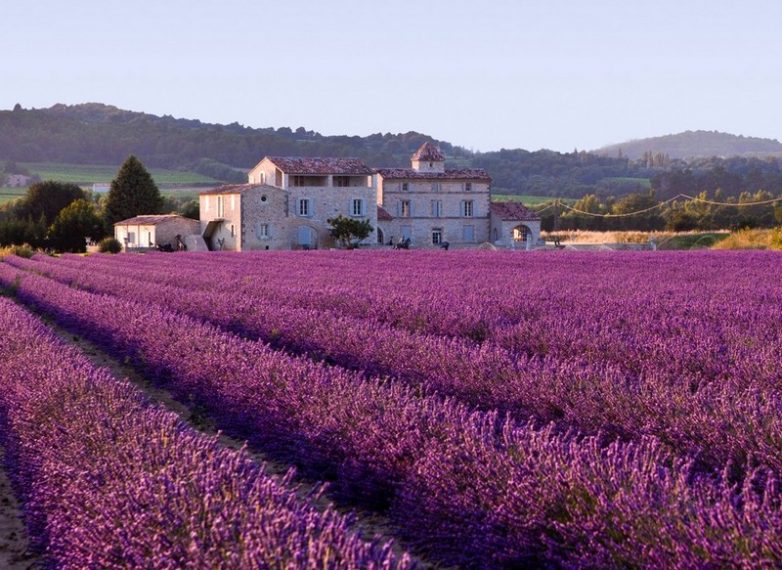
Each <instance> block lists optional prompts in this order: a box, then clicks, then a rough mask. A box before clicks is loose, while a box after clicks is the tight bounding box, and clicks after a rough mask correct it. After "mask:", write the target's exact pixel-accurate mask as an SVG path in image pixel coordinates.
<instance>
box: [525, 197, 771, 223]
mask: <svg viewBox="0 0 782 570" xmlns="http://www.w3.org/2000/svg"><path fill="white" fill-rule="evenodd" d="M677 200H685V201H687V202H701V203H703V204H710V205H713V206H722V207H734V208H745V207H752V206H765V205H769V204H775V203H777V202H782V197H779V198H774V199H772V200H761V201H759V202H715V201H714V200H707V199H705V198H699V197H697V196H690V195H689V194H677V195H676V196H674V197H673V198H669V199H668V200H665V201H663V202H659V203H658V204H655V205H654V206H650V207H649V208H644V209H642V210H637V211H635V212H625V213H623V214H599V213H595V212H587V211H585V210H580V209H578V208H574V207H573V206H569V205H568V204H566V203H564V202H562V201H560V200H559V199H557V201H556V203H555V204H549V205H548V206H546V207H545V208H543V209H542V210H538V211H537V212H536V213H538V214H540V213H542V212H545V211H546V210H548V209H549V208H553V207H554V206H555V205H558V206H562V207H563V208H566V209H568V210H570V211H571V212H575V213H577V214H582V215H584V216H592V217H593V218H627V217H630V216H637V215H638V214H645V213H647V212H651V211H653V210H656V209H658V208H662V207H663V206H665V205H666V204H670V203H672V202H675V201H677Z"/></svg>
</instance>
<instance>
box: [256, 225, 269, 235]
mask: <svg viewBox="0 0 782 570" xmlns="http://www.w3.org/2000/svg"><path fill="white" fill-rule="evenodd" d="M258 239H269V224H258Z"/></svg>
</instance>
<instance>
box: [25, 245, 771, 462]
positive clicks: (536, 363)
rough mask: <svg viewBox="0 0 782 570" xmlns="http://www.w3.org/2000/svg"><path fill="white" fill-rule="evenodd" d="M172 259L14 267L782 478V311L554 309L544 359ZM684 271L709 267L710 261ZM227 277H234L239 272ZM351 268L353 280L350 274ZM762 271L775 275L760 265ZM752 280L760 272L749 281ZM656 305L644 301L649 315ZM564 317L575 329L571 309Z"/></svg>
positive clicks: (446, 390)
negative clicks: (311, 301) (313, 303)
mask: <svg viewBox="0 0 782 570" xmlns="http://www.w3.org/2000/svg"><path fill="white" fill-rule="evenodd" d="M126 259H127V258H126ZM169 259H170V258H166V257H165V256H146V257H143V258H139V257H135V258H131V260H132V261H130V262H127V261H124V262H114V261H113V260H111V262H108V261H106V259H105V258H103V259H100V258H99V259H97V260H94V261H93V260H92V259H90V260H83V259H81V258H68V259H63V260H54V259H51V258H46V257H40V256H39V257H37V258H36V259H35V260H34V261H27V260H21V259H20V260H16V261H14V262H13V263H14V264H15V265H17V266H19V267H21V268H24V269H27V270H31V271H37V272H41V273H44V274H46V275H49V276H51V277H53V278H55V279H57V280H60V281H62V282H66V283H71V284H74V285H76V286H79V287H83V288H86V289H88V290H91V291H95V292H101V293H109V294H112V295H116V296H118V297H121V298H124V299H136V300H140V301H144V302H147V303H154V304H159V305H162V306H164V307H166V308H168V309H175V310H177V311H180V312H183V313H185V314H188V315H191V316H193V317H195V318H197V319H200V320H206V321H209V322H211V323H214V324H217V325H219V326H221V327H223V328H225V329H227V330H232V331H235V332H238V333H240V334H243V335H247V336H251V337H253V338H259V339H261V340H264V341H266V342H270V343H272V344H273V345H274V346H277V347H281V348H285V349H287V350H290V351H293V352H297V353H306V354H309V355H311V356H316V357H320V358H325V359H327V360H328V361H330V362H334V363H336V364H338V365H340V366H343V367H347V368H353V369H359V370H362V371H364V372H365V373H367V374H368V375H389V376H392V377H394V378H396V379H400V380H403V381H405V382H407V383H413V384H415V385H418V386H423V387H424V388H425V389H426V390H427V391H428V392H433V391H437V392H440V393H442V394H447V395H450V396H454V397H456V398H459V399H460V400H463V401H465V402H466V403H468V404H470V405H472V406H475V407H478V408H481V409H499V410H501V411H504V412H509V413H510V414H511V415H513V416H514V417H515V418H517V419H518V418H526V417H530V416H531V417H534V418H536V419H538V420H540V421H552V420H556V421H558V423H560V424H561V425H564V426H572V427H575V428H577V429H579V430H580V431H582V432H585V433H597V432H598V431H599V430H603V431H604V432H606V431H611V432H613V433H618V434H619V435H621V436H622V437H623V438H624V439H637V438H639V437H641V436H643V435H644V434H651V435H654V436H656V437H658V438H661V439H662V440H663V441H665V442H666V443H667V444H668V445H669V446H671V447H672V448H674V449H676V450H677V451H678V452H680V453H683V454H685V455H692V454H699V457H700V461H701V462H702V463H704V464H706V465H711V466H720V465H725V464H726V463H728V462H733V463H734V464H735V466H736V468H738V469H740V470H743V468H744V466H746V465H752V464H753V463H759V464H762V465H765V466H767V467H770V468H772V469H773V470H774V471H775V472H776V473H782V449H780V445H779V442H780V441H782V393H781V392H780V389H779V388H780V386H781V385H782V369H780V367H779V366H777V365H776V354H777V352H778V350H779V348H780V347H782V341H780V338H782V304H780V303H774V304H771V303H755V304H752V305H751V306H750V308H744V312H745V313H747V314H748V315H750V317H751V318H750V317H746V318H744V319H734V318H732V316H731V315H730V314H729V312H728V311H729V310H730V307H723V308H722V309H721V311H720V313H719V314H711V313H710V309H709V308H708V307H707V308H705V309H704V308H701V309H700V310H699V309H698V307H697V306H694V303H692V299H689V300H687V302H686V303H685V305H686V307H687V308H688V309H687V310H688V311H690V312H691V313H692V314H691V315H690V317H689V318H688V319H687V320H686V321H683V320H682V318H681V316H680V315H677V314H675V313H676V311H677V310H678V308H679V305H678V304H670V303H668V306H660V307H658V309H657V310H652V311H651V314H650V313H649V311H646V312H644V313H642V314H641V315H638V314H637V313H635V314H634V313H632V312H630V311H629V310H627V307H626V306H625V304H622V303H619V304H618V305H619V306H618V307H610V306H608V305H607V304H603V305H597V304H595V303H582V305H581V306H580V307H579V308H578V310H577V312H576V314H578V317H577V318H578V320H579V325H580V326H578V325H575V323H574V326H564V327H562V326H561V325H560V326H559V328H557V327H558V325H557V324H556V323H555V322H554V319H553V315H554V313H553V312H552V311H547V310H540V311H539V312H538V314H539V316H541V320H542V322H543V323H546V324H547V326H548V327H549V328H548V329H546V330H545V331H544V329H542V328H541V325H540V324H539V323H538V325H537V326H538V330H539V332H540V333H541V334H548V335H549V336H550V337H551V336H553V335H554V332H552V331H557V330H558V333H557V334H559V342H558V343H557V342H554V341H552V342H550V343H549V344H550V345H551V347H552V348H550V350H549V354H547V355H545V356H542V355H535V354H534V352H533V351H532V350H521V351H519V350H514V349H512V348H509V346H507V343H504V342H502V341H501V340H498V339H497V337H498V336H500V335H501V334H503V333H501V332H497V333H496V334H493V336H492V338H491V339H487V340H486V341H485V342H483V343H481V344H478V343H475V342H473V341H470V340H467V339H464V338H445V337H441V336H438V335H435V334H432V333H431V332H430V333H427V334H424V333H414V332H410V331H409V330H406V329H404V328H401V329H400V328H395V327H392V326H390V325H389V324H387V323H383V322H378V321H377V320H375V319H368V318H363V319H362V318H357V317H355V316H346V315H345V314H341V313H339V312H335V311H330V310H323V309H321V308H307V307H304V308H301V307H298V306H295V305H296V304H298V302H299V296H297V295H296V294H295V293H291V294H289V296H288V298H287V299H286V302H284V303H283V302H279V301H278V300H277V299H276V298H275V296H274V295H272V296H271V298H270V297H269V295H268V294H267V293H268V292H267V291H266V289H265V288H258V290H254V291H253V292H252V293H251V292H248V291H247V290H246V287H244V286H243V285H242V281H239V280H238V279H235V280H233V281H232V280H231V279H230V278H226V276H225V271H223V267H222V265H221V264H222V260H223V259H229V260H230V259H235V258H232V257H230V256H226V257H220V258H219V259H218V260H217V261H215V259H214V258H210V259H209V260H208V261H207V262H206V263H205V266H204V267H203V268H202V269H201V270H202V271H203V274H205V275H207V276H212V277H206V278H205V277H203V275H198V274H194V273H193V272H191V271H189V270H183V269H179V270H173V269H172V268H170V267H167V266H166V265H167V262H168V261H169ZM632 259H633V258H631V261H632ZM705 259H706V260H708V258H705ZM687 260H688V261H690V262H693V263H694V262H698V261H700V262H701V263H703V260H704V258H699V257H697V256H695V257H689V258H688V259H687ZM762 260H764V261H766V260H765V259H762ZM160 265H162V267H160ZM227 266H228V269H229V270H230V267H231V264H230V263H228V264H227ZM747 266H748V267H749V268H751V269H753V265H752V260H750V263H746V264H745V273H746V272H747ZM348 267H349V268H350V269H351V270H352V267H353V265H352V264H351V265H349V266H348ZM760 268H761V269H767V267H765V266H764V265H763V264H761V266H760ZM90 269H93V270H96V271H89V270H90ZM257 271H258V270H257V269H254V268H252V267H250V268H249V269H248V271H247V274H248V275H249V276H250V279H249V280H250V282H252V283H257V282H258V280H257V279H254V278H253V277H254V272H257ZM695 271H696V273H697V269H696V270H695ZM754 272H761V271H760V270H759V269H757V268H754V271H750V273H754ZM272 274H274V272H272ZM215 275H217V276H220V278H219V279H215V278H214V276H215ZM226 280H228V282H229V285H228V287H227V288H226V285H225V283H226ZM244 280H247V275H245V278H244ZM150 282H153V283H156V285H155V286H153V287H152V286H150ZM172 282H178V283H180V286H174V285H172V284H169V283H172ZM183 283H185V284H186V285H184V286H181V284H183ZM633 290H634V291H637V289H636V288H634V289H633ZM685 290H686V287H685ZM764 295H766V296H769V295H770V292H769V291H768V290H766V291H765V292H764ZM618 297H620V298H621V297H622V295H618ZM678 300H679V301H681V299H678ZM780 300H782V298H780ZM652 301H653V299H649V298H646V299H638V300H637V302H638V303H642V306H644V307H645V308H647V309H648V308H649V307H650V304H651V302H652ZM571 310H576V309H571ZM560 314H562V315H563V318H565V319H568V318H570V319H573V317H572V316H570V317H569V315H572V314H573V313H571V312H562V311H560ZM617 319H623V322H624V323H625V325H624V326H622V325H620V324H618V323H617ZM749 322H751V323H752V326H751V327H749V326H748V325H747V323H749ZM594 323H602V324H600V326H601V327H602V329H603V332H602V333H599V334H598V333H595V331H594V330H590V327H589V325H593V324H594ZM522 328H523V327H522ZM579 329H580V331H581V332H580V333H578V332H574V331H578V330H579ZM685 330H686V331H687V341H686V342H684V341H683V338H682V335H683V333H684V331H685ZM525 334H526V336H527V337H529V338H532V337H533V336H534V335H533V334H532V333H530V332H529V331H528V332H526V333H525ZM748 335H751V336H748ZM511 336H513V335H508V336H506V337H505V338H511ZM760 337H762V338H763V341H762V342H760V341H759V340H758V339H759V338H760ZM514 338H518V336H517V335H516V336H515V337H514ZM749 338H753V339H754V340H755V341H754V342H749V341H748V339H749ZM370 339H371V340H370ZM563 339H565V340H563ZM577 339H580V340H579V342H578V343H576V340H577ZM731 339H732V340H731ZM539 342H540V341H539ZM566 345H567V347H566ZM553 347H557V348H553ZM622 351H624V352H622ZM531 352H532V354H530V353H531ZM715 354H716V356H715Z"/></svg>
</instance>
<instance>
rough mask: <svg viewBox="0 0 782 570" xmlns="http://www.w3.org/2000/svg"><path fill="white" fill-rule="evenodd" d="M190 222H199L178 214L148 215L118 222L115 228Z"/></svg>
mask: <svg viewBox="0 0 782 570" xmlns="http://www.w3.org/2000/svg"><path fill="white" fill-rule="evenodd" d="M175 219H180V220H188V221H191V222H197V221H198V220H191V219H190V218H185V217H184V216H180V215H178V214H154V215H148V216H136V217H134V218H128V219H127V220H122V221H121V222H116V223H115V224H114V225H115V226H156V225H158V224H162V223H163V222H168V221H170V220H175Z"/></svg>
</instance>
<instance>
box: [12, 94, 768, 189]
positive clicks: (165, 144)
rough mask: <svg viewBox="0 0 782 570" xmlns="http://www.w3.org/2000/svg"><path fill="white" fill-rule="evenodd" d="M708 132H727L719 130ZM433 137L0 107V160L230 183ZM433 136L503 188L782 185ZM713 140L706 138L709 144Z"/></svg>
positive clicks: (764, 173) (451, 156)
mask: <svg viewBox="0 0 782 570" xmlns="http://www.w3.org/2000/svg"><path fill="white" fill-rule="evenodd" d="M702 133H703V131H698V132H694V133H690V134H688V133H684V135H687V137H684V138H688V140H689V138H693V139H694V140H696V141H697V140H700V139H701V138H702V137H700V134H702ZM690 135H692V136H690ZM706 135H709V137H706V138H711V139H713V138H714V137H713V136H711V135H715V136H718V138H723V135H722V134H721V133H706ZM725 136H726V137H729V138H730V139H731V140H734V139H735V140H736V141H739V142H742V144H744V145H745V146H744V147H741V148H747V147H753V148H759V146H758V145H761V143H762V144H765V145H766V146H767V147H768V148H772V147H774V145H777V146H778V147H779V148H780V151H782V144H780V143H778V142H777V141H769V140H767V139H754V138H751V137H735V136H733V135H725ZM661 138H665V137H661ZM680 138H681V137H680ZM432 140H433V139H432V138H431V137H429V136H427V135H425V134H422V133H417V132H408V133H402V134H391V133H385V134H382V133H377V134H373V135H369V136H366V137H359V136H325V135H321V134H319V133H316V132H313V131H309V130H306V129H304V128H303V127H299V128H297V129H295V130H293V129H290V128H287V127H282V128H278V129H274V128H260V129H255V128H249V127H245V126H242V125H240V124H238V123H232V124H230V125H217V124H209V123H202V122H201V121H198V120H189V119H176V118H174V117H171V116H163V117H158V116H155V115H151V114H146V113H138V112H132V111H125V110H122V109H118V108H116V107H112V106H108V105H102V104H98V103H89V104H83V105H72V106H67V105H55V106H53V107H51V108H49V109H30V110H25V109H23V108H21V107H20V106H18V107H16V108H15V109H14V110H13V111H0V160H12V161H17V162H22V163H25V162H32V163H35V162H59V163H72V164H106V165H111V166H112V167H114V168H116V167H118V166H119V165H120V164H121V163H122V162H123V161H124V160H125V158H126V157H127V156H129V155H131V154H132V155H135V156H138V157H139V158H140V159H141V160H142V161H143V162H144V164H145V165H147V166H149V167H155V168H168V169H181V170H188V171H194V172H198V173H200V174H202V175H205V176H209V177H212V178H214V179H217V180H221V181H226V182H243V181H245V180H246V170H247V169H249V168H250V167H252V166H253V165H255V164H256V163H257V162H258V160H259V159H260V158H261V157H263V156H265V155H270V156H343V157H344V156H352V157H357V158H361V159H362V160H364V162H366V163H367V164H369V165H371V166H376V167H406V166H408V165H409V163H410V156H411V155H412V154H413V152H415V150H416V149H417V148H418V147H420V146H421V144H423V143H424V142H426V141H432ZM647 140H654V139H647ZM758 141H760V142H758ZM763 141H765V142H763ZM434 142H435V143H436V144H437V145H438V146H439V147H440V149H441V150H442V151H443V153H444V154H445V155H446V158H447V161H448V162H447V164H448V166H449V167H452V168H484V169H486V170H487V171H488V172H489V174H490V175H491V176H492V178H493V188H494V191H495V192H496V193H498V194H516V195H536V196H555V197H567V198H580V197H582V196H585V195H587V194H595V195H597V196H603V197H610V196H617V197H619V196H624V195H627V194H632V193H638V192H646V191H647V190H649V189H653V190H655V191H656V194H657V196H658V198H665V197H668V196H673V195H676V194H678V193H685V194H696V193H699V192H704V191H706V192H716V191H717V190H721V191H722V193H723V195H726V196H739V195H740V194H741V193H742V192H750V193H755V192H757V191H759V190H764V191H768V192H771V193H772V194H774V195H779V194H780V193H782V162H781V161H780V159H779V158H776V157H754V156H744V157H733V158H727V159H723V158H699V159H691V160H687V161H685V160H682V159H679V158H676V156H677V155H676V153H675V152H673V153H668V152H664V151H660V152H657V151H650V150H648V148H647V149H644V150H643V151H641V152H640V153H639V154H638V158H634V157H633V156H631V155H630V152H629V149H628V151H627V152H625V151H623V153H622V156H618V154H619V153H618V152H617V153H614V154H611V155H609V156H606V155H601V154H597V153H590V152H584V151H578V150H576V151H573V152H569V153H561V152H555V151H551V150H538V151H527V150H522V149H502V150H499V151H494V152H483V153H481V152H473V151H470V150H468V149H465V148H463V147H459V146H456V145H452V144H450V143H448V142H445V141H436V140H435V141H434ZM641 142H643V141H641ZM753 145H754V146H753ZM769 145H770V146H769ZM714 148H716V147H713V146H708V145H706V144H705V143H704V146H703V152H704V153H705V152H708V151H709V149H714ZM736 148H739V147H736ZM712 154H715V153H712ZM780 156H782V155H780Z"/></svg>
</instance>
